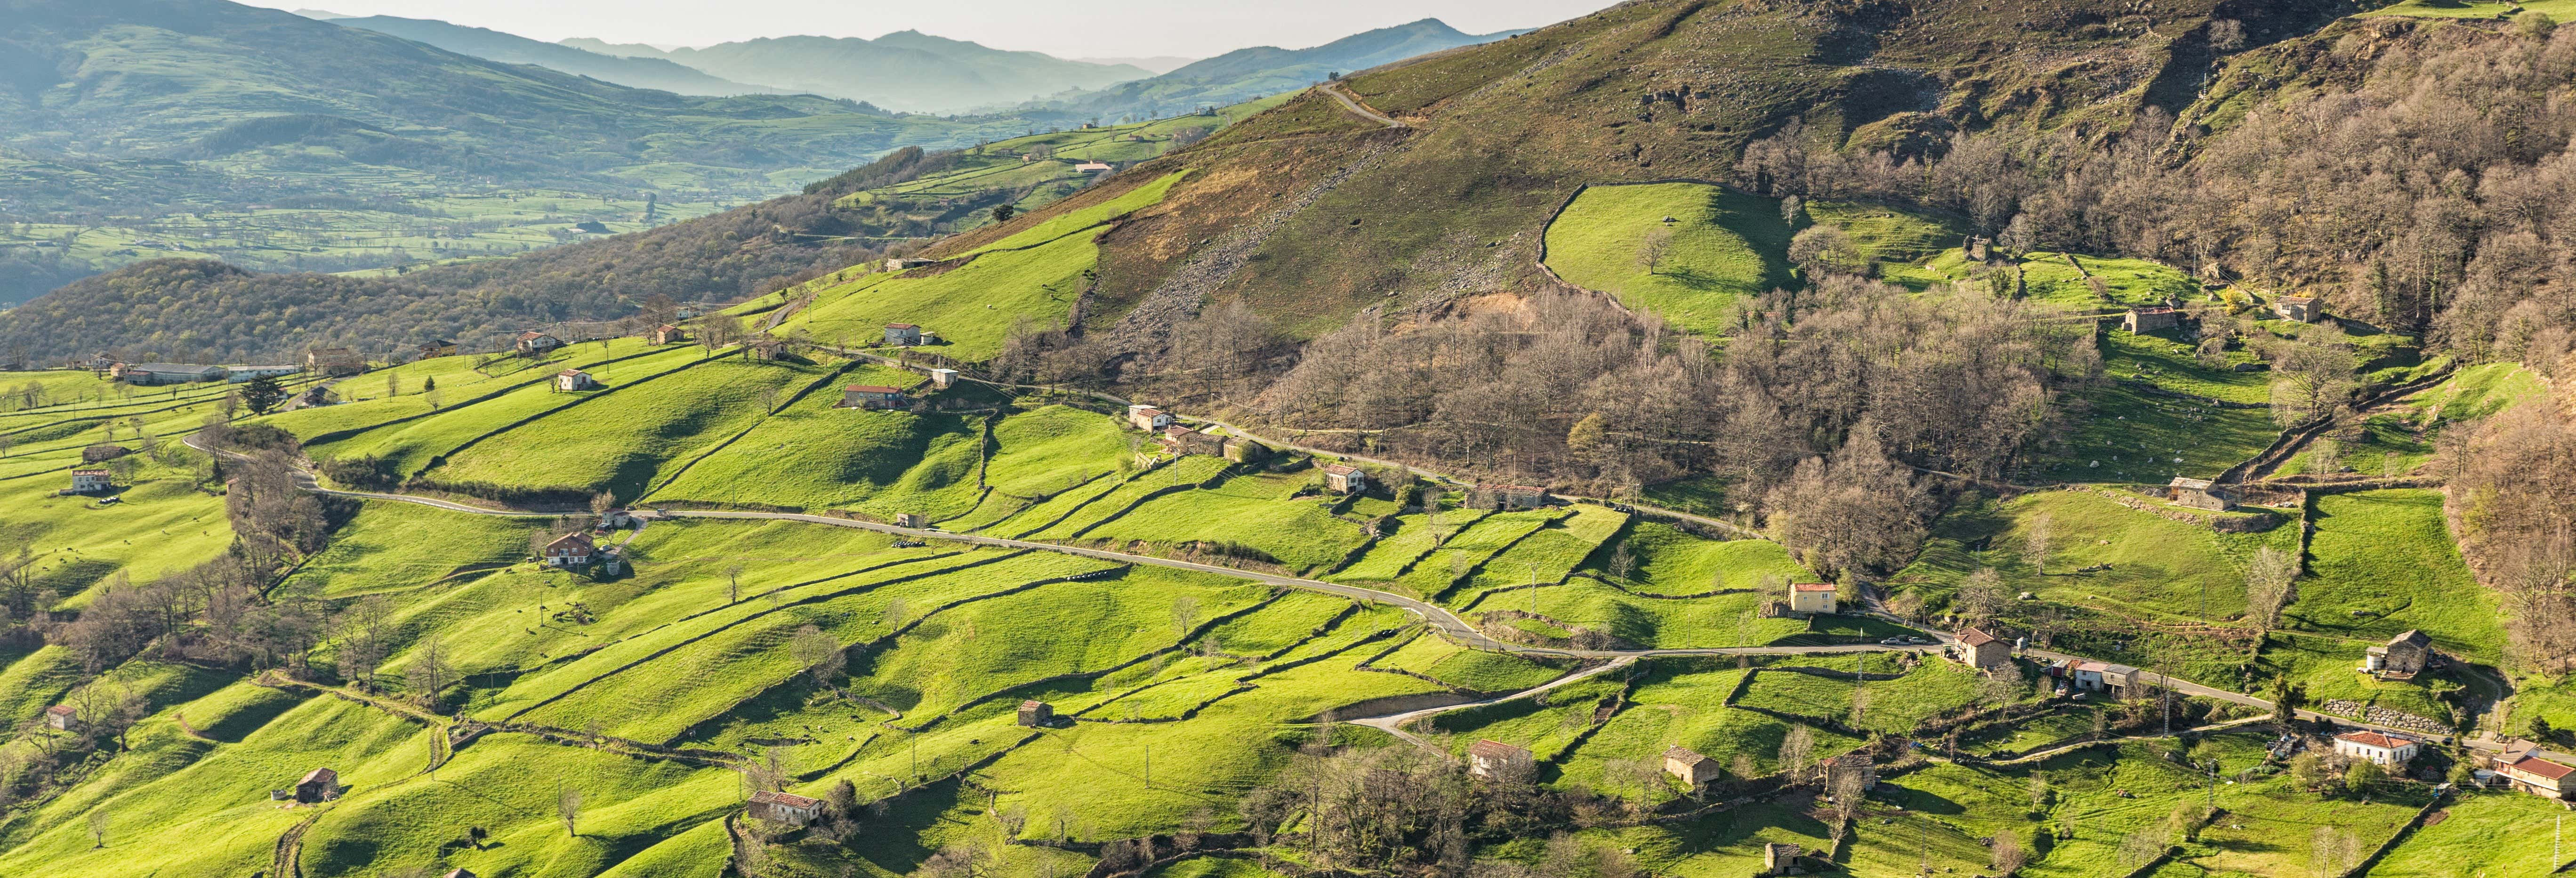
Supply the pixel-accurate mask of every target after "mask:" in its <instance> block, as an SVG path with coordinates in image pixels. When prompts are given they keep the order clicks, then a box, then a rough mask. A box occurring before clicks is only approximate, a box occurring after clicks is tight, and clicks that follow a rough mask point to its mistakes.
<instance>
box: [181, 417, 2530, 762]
mask: <svg viewBox="0 0 2576 878" xmlns="http://www.w3.org/2000/svg"><path fill="white" fill-rule="evenodd" d="M1210 423H1215V422H1210ZM181 441H183V442H185V443H186V444H187V446H188V447H190V448H194V449H197V450H199V451H204V452H207V453H209V454H220V455H223V456H224V457H227V458H233V459H242V458H243V457H244V455H241V454H239V453H236V452H232V451H223V450H219V449H214V448H210V447H208V446H207V445H205V444H204V440H203V438H202V437H201V436H200V435H199V434H194V433H192V434H189V435H188V436H187V438H185V439H183V440H181ZM294 481H295V486H296V488H298V489H300V490H304V491H308V492H311V493H315V494H322V495H327V496H333V497H348V498H351V499H357V500H382V501H388V502H395V503H412V504H417V505H421V506H427V507H430V508H433V509H443V510H447V511H450V512H461V513H465V514H468V515H487V516H495V517H501V518H558V517H562V516H563V515H565V514H568V513H553V512H523V511H518V510H509V509H494V508H491V507H487V506H476V505H472V504H466V503H458V502H455V501H452V500H442V499H439V498H435V497H421V496H415V495H411V494H397V493H388V492H381V491H344V490H340V489H337V488H327V487H323V486H322V484H321V481H320V480H319V479H317V478H316V477H315V476H314V475H313V472H312V471H311V470H309V469H305V468H303V467H301V466H298V467H297V468H296V469H295V471H294ZM636 517H637V518H639V519H644V520H646V521H654V520H673V519H682V518H699V519H731V520H753V521H794V522H801V523H805V524H818V525H823V526H826V527H845V528H851V529H855V530H869V531H876V532H878V533H886V534H894V535H897V536H905V537H912V538H916V539H925V540H948V541H952V542H960V543H966V544H969V545H977V546H994V547H999V548H1010V549H1028V550H1034V551H1041V552H1060V553H1063V554H1068V555H1079V556H1082V557H1086V558H1094V559H1098V560H1103V561H1114V562H1118V563H1123V564H1140V565H1147V566H1154V567H1165V568H1170V569H1174V570H1187V571H1192V572H1196V573H1208V574H1214V575H1218V576H1230V577H1235V578H1238V579H1248V580H1252V581H1254V582H1260V583H1264V584H1268V585H1275V586H1280V587H1285V588H1296V589H1304V590H1307V591H1312V592H1318V593H1322V594H1329V595H1335V596H1338V597H1344V598H1349V599H1351V600H1356V601H1364V602H1367V603H1373V604H1380V605H1385V606H1392V607H1397V608H1400V609H1403V610H1404V611H1406V612H1409V613H1412V614H1413V615H1414V616H1416V617H1418V618H1420V619H1421V620H1422V621H1423V622H1424V624H1427V625H1429V626H1431V628H1432V630H1434V631H1437V632H1439V634H1440V635H1441V636H1442V637H1445V638H1447V639H1449V640H1451V641H1453V642H1456V643H1458V644H1461V645H1464V646H1467V647H1470V648H1474V649H1483V650H1492V651H1496V652H1508V653H1516V654H1520V655H1532V656H1542V657H1550V658H1572V659H1592V660H1607V661H1605V662H1603V663H1601V664H1597V665H1593V666H1591V667H1586V668H1582V669H1579V670H1577V671H1575V672H1574V673H1571V674H1568V675H1566V676H1563V677H1559V678H1557V679H1556V680H1553V681H1550V682H1548V683H1546V684H1544V685H1541V686H1538V687H1536V688H1533V689H1528V690H1523V691H1520V692H1515V693H1512V694H1510V695H1505V696H1501V697H1498V698H1493V699H1489V700H1486V701H1479V702H1473V703H1469V704H1458V705H1450V706H1446V707H1433V708H1425V709H1420V710H1413V711H1407V712H1404V713H1398V714H1390V715H1387V716H1377V717H1363V718H1355V719H1350V720H1346V721H1347V722H1351V723H1353V724H1357V725H1364V726H1368V727H1371V728H1377V729H1383V730H1386V731H1388V732H1390V733H1393V734H1395V735H1396V736H1397V737H1400V738H1403V739H1405V740H1407V741H1410V742H1413V743H1415V744H1420V745H1424V746H1428V744H1427V743H1426V742H1423V741H1421V740H1420V739H1418V738H1415V737H1414V736H1413V735H1411V734H1409V733H1406V732H1404V731H1402V730H1401V729H1400V728H1399V727H1400V726H1402V725H1404V724H1407V723H1410V722H1412V721H1414V720H1417V719H1420V718H1422V717H1426V716H1431V715H1434V714H1438V713H1444V712H1447V711H1452V710H1458V709H1461V708H1467V707H1475V706H1479V705H1484V704H1499V703H1502V702H1506V701H1512V700H1515V699H1519V698H1526V697H1533V696H1536V695H1538V694H1539V693H1542V692H1546V691H1547V690H1549V689H1553V688H1556V687H1558V686H1562V685H1566V684H1568V683H1572V682H1575V681H1577V680H1582V679H1585V678H1588V677H1591V676H1594V675H1597V674H1601V673H1606V672H1608V671H1609V670H1610V669H1612V668H1618V667H1626V666H1628V665H1630V664H1633V663H1635V662H1636V661H1637V660H1638V659H1643V658H1654V657H1658V656H1725V655H1816V654H1831V653H1856V652H1917V653H1930V652H1934V651H1936V650H1939V649H1942V648H1943V647H1944V646H1946V645H1947V644H1949V643H1951V642H1953V641H1955V640H1956V637H1955V636H1954V635H1952V634H1950V633H1949V632H1945V631H1937V630H1932V629H1928V628H1927V629H1924V630H1925V631H1927V632H1928V633H1930V634H1931V635H1932V636H1933V637H1934V638H1935V639H1936V640H1937V641H1938V642H1937V643H1933V644H1926V645H1907V646H1896V645H1888V644H1878V643H1854V644H1842V645H1835V646H1753V647H1697V648H1667V649H1628V650H1618V649H1558V648H1554V647H1545V646H1530V645H1527V644H1519V643H1508V642H1504V641H1500V640H1495V639H1493V638H1491V637H1487V636H1485V634H1484V632H1482V631H1479V630H1477V628H1476V626H1474V625H1471V624H1468V622H1467V620H1465V619H1463V618H1460V617H1459V616H1458V614H1457V613H1455V612H1451V611H1450V610H1449V609H1448V608H1446V607H1441V606H1439V605H1436V604H1432V603H1430V602H1427V601H1423V600H1421V599H1418V598H1414V597H1409V596H1406V595H1401V594H1396V593H1394V592H1390V591H1380V590H1377V589H1373V588H1361V587H1359V586H1354V585H1345V584H1342V583H1338V582H1325V581H1323V580H1319V579H1305V578H1301V577H1294V576H1280V575H1277V574H1271V573H1261V572H1258V571H1251V570H1242V569H1238V568H1234V567H1223V566H1219V565H1215V564H1201V563H1198V562H1195V561H1181V560H1176V559H1172V558H1158V557H1155V556H1152V555H1137V554H1132V553H1128V552H1115V551H1110V550H1107V549H1093V548H1085V547H1080V546H1066V545H1059V544H1056V543H1044V542H1036V541H1031V540H1015V539H1009V538H1005V537H994V536H984V535H981V534H963V533H951V532H948V531H942V530H933V529H926V528H909V527H898V526H895V525H891V524H879V523H877V522H873V521H858V520H854V519H847V518H836V517H832V516H825V515H807V514H804V513H797V512H751V511H729V510H658V509H657V510H646V511H640V512H637V513H636ZM2022 654H2023V655H2024V656H2026V657H2029V658H2033V659H2043V660H2050V661H2063V660H2067V659H2079V660H2085V661H2098V659H2091V658H2089V657H2085V656H2077V655H2073V654H2069V653H2061V652H2053V651H2050V650H2044V649H2037V648H2031V649H2025V650H2023V651H2022ZM2140 676H2141V677H2142V678H2143V679H2145V680H2146V681H2148V682H2151V683H2162V684H2164V685H2166V686H2168V687H2169V688H2171V689H2172V690H2173V691H2175V692H2179V693H2182V694H2184V695H2196V696H2201V697H2205V698H2213V699H2218V700H2222V701H2227V702H2231V703H2234V704H2239V705H2243V706H2246V707H2252V708H2256V709H2260V710H2270V709H2272V702H2270V701H2266V700H2264V699H2261V698H2256V697H2254V696H2251V695H2246V694H2243V693H2238V692H2230V691H2227V690H2225V689H2219V688H2216V687H2212V686H2204V685H2201V684H2199V683H2194V682H2191V681H2189V680H2183V679H2179V678H2173V677H2167V676H2164V675H2161V674H2155V673H2152V672H2144V671H2141V672H2140ZM2299 715H2300V716H2301V717H2303V718H2307V719H2313V720H2320V721H2329V722H2333V723H2336V724H2340V725H2343V726H2349V727H2354V728H2364V729H2371V730H2375V731H2381V732H2394V733H2399V734H2406V735H2412V736H2416V737H2424V735H2423V733H2421V732H2415V731H2411V730H2407V729H2401V728H2396V727H2392V726H2383V725H2378V724H2375V723H2368V722H2363V721H2360V720H2355V719H2351V718H2348V717H2341V716H2333V715H2329V714H2321V713H2315V712H2312V711H2305V710H2302V711H2299ZM2436 738H2437V740H2441V741H2444V742H2446V743H2447V742H2449V741H2450V740H2452V739H2451V738H2449V737H2446V736H2436ZM2465 743H2467V744H2468V745H2469V746H2473V747H2481V748H2486V749H2493V748H2496V747H2497V746H2499V745H2496V744H2494V743H2492V742H2488V741H2482V740H2470V741H2466V742H2465Z"/></svg>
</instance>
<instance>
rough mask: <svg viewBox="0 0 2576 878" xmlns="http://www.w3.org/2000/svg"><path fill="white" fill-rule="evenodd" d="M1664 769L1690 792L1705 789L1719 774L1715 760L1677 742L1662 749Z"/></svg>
mask: <svg viewBox="0 0 2576 878" xmlns="http://www.w3.org/2000/svg"><path fill="white" fill-rule="evenodd" d="M1664 771H1665V773H1668V774H1671V775H1672V776H1673V777H1675V778H1677V779H1679V780H1680V781H1681V782H1682V784H1683V785H1684V786H1688V787H1690V788H1691V792H1699V791H1700V790H1704V789H1707V788H1708V785H1709V784H1711V783H1714V782H1716V781H1717V778H1718V774H1719V771H1718V767H1717V760H1715V759H1710V758H1708V757H1707V756H1704V755H1701V754H1700V752H1699V751H1697V750H1693V749H1691V748H1688V747H1684V746H1681V745H1679V744H1675V745H1673V746H1671V747H1669V748H1666V749H1665V750H1664Z"/></svg>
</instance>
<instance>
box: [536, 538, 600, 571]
mask: <svg viewBox="0 0 2576 878" xmlns="http://www.w3.org/2000/svg"><path fill="white" fill-rule="evenodd" d="M598 551H599V545H598V544H597V543H593V542H591V541H590V534H587V533H583V532H581V531H573V532H572V533H568V534H564V535H563V536H559V537H556V538H555V541H554V542H551V543H547V544H546V554H545V559H546V566H549V567H588V566H590V559H591V556H592V555H594V554H597V553H598Z"/></svg>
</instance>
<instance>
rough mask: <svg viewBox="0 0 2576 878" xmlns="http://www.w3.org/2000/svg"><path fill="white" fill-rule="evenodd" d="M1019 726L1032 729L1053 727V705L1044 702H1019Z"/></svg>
mask: <svg viewBox="0 0 2576 878" xmlns="http://www.w3.org/2000/svg"><path fill="white" fill-rule="evenodd" d="M1018 721H1019V724H1020V725H1024V726H1028V727H1029V728H1033V729H1042V728H1046V727H1047V726H1051V725H1055V705H1052V704H1048V703H1046V702H1044V701H1036V700H1030V701H1022V702H1020V715H1019V720H1018Z"/></svg>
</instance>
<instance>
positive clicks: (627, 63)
mask: <svg viewBox="0 0 2576 878" xmlns="http://www.w3.org/2000/svg"><path fill="white" fill-rule="evenodd" d="M323 20H326V21H329V22H331V23H333V24H337V25H340V26H342V27H354V28H362V29H365V30H371V31H375V32H377V33H385V34H392V35H394V36H397V37H401V38H403V39H406V40H411V41H413V42H417V43H427V44H429V45H432V46H437V47H439V48H441V49H446V50H448V51H450V52H455V53H457V54H460V55H472V56H474V57H477V58H482V59H485V60H489V61H499V62H502V63H505V64H534V65H537V66H539V67H544V68H547V69H550V70H556V71H561V72H564V73H570V74H573V75H575V76H587V77H590V78H592V79H597V80H601V81H605V82H613V83H617V84H618V85H623V86H629V87H633V88H648V89H657V90H660V91H667V92H672V93H674V94H684V95H702V96H709V97H725V96H730V95H744V94H779V93H784V92H786V91H787V90H786V89H781V88H775V87H771V86H765V85H752V84H749V83H741V82H734V81H732V80H729V79H725V78H723V77H719V76H713V75H710V74H708V73H706V72H704V71H701V70H697V69H694V68H691V67H688V66H686V65H682V64H678V63H674V62H671V61H667V60H663V59H660V58H647V57H626V56H617V55H603V54H600V53H597V52H592V51H587V50H584V49H578V48H574V47H572V46H567V45H562V44H560V43H549V42H545V41H542V40H532V39H528V38H526V37H522V36H518V35H515V34H511V33H507V32H504V31H497V30H492V29H490V28H480V27H470V26H466V25H460V24H454V23H450V22H446V21H440V20H437V19H426V18H400V17H396V16H390V15H371V16H365V17H339V18H330V19H323Z"/></svg>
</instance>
